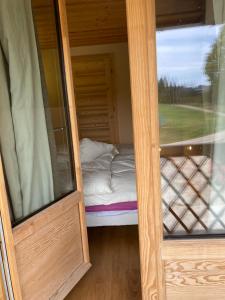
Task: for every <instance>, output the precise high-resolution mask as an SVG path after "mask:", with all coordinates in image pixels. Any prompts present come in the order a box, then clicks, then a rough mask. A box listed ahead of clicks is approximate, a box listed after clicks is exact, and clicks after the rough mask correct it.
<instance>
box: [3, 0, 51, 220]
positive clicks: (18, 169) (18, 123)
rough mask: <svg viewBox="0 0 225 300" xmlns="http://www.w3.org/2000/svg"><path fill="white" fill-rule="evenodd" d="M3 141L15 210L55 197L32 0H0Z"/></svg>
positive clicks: (19, 211) (26, 210)
mask: <svg viewBox="0 0 225 300" xmlns="http://www.w3.org/2000/svg"><path fill="white" fill-rule="evenodd" d="M0 45H1V52H0V118H1V119H0V142H1V153H2V156H3V161H4V165H5V170H6V175H7V179H8V184H9V190H10V194H11V199H12V205H13V211H14V214H15V217H16V218H21V217H23V216H26V215H28V214H30V213H31V212H33V211H35V210H37V209H39V208H41V207H42V206H43V205H45V204H48V203H49V202H50V201H52V200H53V199H54V188H53V175H52V165H51V156H50V149H49V141H48V133H47V126H46V119H45V111H44V104H43V94H42V86H41V77H40V68H39V61H38V53H37V46H36V41H35V32H34V24H33V17H32V9H31V0H20V1H15V0H0Z"/></svg>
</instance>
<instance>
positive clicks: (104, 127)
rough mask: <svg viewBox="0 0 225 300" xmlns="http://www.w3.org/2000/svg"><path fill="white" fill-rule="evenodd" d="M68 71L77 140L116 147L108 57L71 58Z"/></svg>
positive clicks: (114, 109) (111, 82) (111, 63)
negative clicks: (103, 143) (74, 105)
mask: <svg viewBox="0 0 225 300" xmlns="http://www.w3.org/2000/svg"><path fill="white" fill-rule="evenodd" d="M72 68H73V78H74V83H75V85H74V87H75V95H76V103H77V117H78V130H79V136H80V138H85V137H86V138H92V139H94V140H97V141H104V142H109V143H116V142H117V122H116V103H115V101H114V83H113V59H112V56H111V55H110V54H104V55H102V54H100V55H85V56H73V57H72Z"/></svg>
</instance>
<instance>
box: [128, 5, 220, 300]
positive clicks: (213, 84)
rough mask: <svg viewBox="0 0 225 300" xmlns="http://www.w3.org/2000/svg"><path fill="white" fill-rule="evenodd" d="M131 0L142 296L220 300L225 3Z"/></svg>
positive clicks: (130, 18)
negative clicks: (161, 13) (159, 15)
mask: <svg viewBox="0 0 225 300" xmlns="http://www.w3.org/2000/svg"><path fill="white" fill-rule="evenodd" d="M126 3H127V20H128V40H129V55H130V69H131V88H132V107H133V122H134V140H135V150H136V151H135V152H136V168H137V191H138V203H139V235H140V254H141V273H142V276H141V277H142V295H143V299H146V300H147V299H166V300H178V299H179V300H180V299H182V300H189V299H193V300H210V299H216V300H221V299H224V291H225V282H224V276H225V265H224V258H225V238H224V237H225V224H224V210H225V201H224V200H225V199H224V170H225V168H224V140H223V126H224V116H223V115H221V113H223V111H222V109H223V107H224V104H223V103H224V102H223V101H222V99H223V100H224V97H222V96H221V95H223V94H221V93H223V90H224V76H223V70H224V69H223V60H222V57H221V56H220V54H221V51H222V52H223V47H224V31H223V30H222V29H221V31H220V30H219V31H218V28H223V26H224V25H223V24H224V21H225V18H224V16H225V11H224V7H225V3H224V1H218V2H217V1H174V0H171V1H166V2H165V3H164V5H165V6H168V9H167V12H166V11H165V12H164V17H163V18H162V19H163V22H160V26H162V27H164V30H159V32H157V30H156V17H155V11H157V12H159V10H160V9H162V8H163V7H162V2H161V1H155V0H134V1H132V0H127V1H126ZM197 4H198V5H197ZM155 5H156V6H157V10H156V9H155ZM196 5H197V6H196ZM178 7H179V10H180V11H179V14H177V16H178V15H179V21H178V22H177V21H175V18H174V19H173V22H175V23H173V22H171V18H172V16H173V17H175V15H176V13H175V12H176V10H177V8H178ZM182 10H183V11H182ZM185 11H186V13H185ZM188 11H189V12H190V13H187V12H188ZM167 13H168V16H166V14H167ZM209 15H210V18H209V19H210V21H209V19H208V17H209ZM208 22H209V23H208ZM172 23H173V24H172ZM199 23H200V24H201V25H199ZM183 24H186V26H181V25H183ZM207 24H210V26H207ZM171 25H172V28H171ZM173 27H175V28H173ZM216 28H217V29H216ZM181 32H182V33H181ZM156 35H157V42H156ZM209 35H210V36H211V38H209ZM203 39H204V42H203ZM178 41H179V42H178ZM192 50H193V51H192ZM156 53H157V57H158V60H157V59H156ZM193 53H195V54H194V56H192V54H193ZM219 53H220V54H219ZM196 70H201V71H200V72H199V73H198V74H196V73H195V71H196ZM185 72H186V73H185ZM188 72H189V75H190V77H188V76H187V73H188ZM160 78H161V80H160ZM165 78H166V80H165ZM168 78H170V79H169V80H168ZM167 80H168V81H167ZM166 81H167V83H166ZM164 84H165V85H164ZM169 91H170V93H169ZM165 95H166V96H165ZM212 96H213V97H212ZM210 100H211V101H210ZM203 104H204V108H203V107H202V106H203ZM222 104H223V105H222ZM206 107H207V108H206ZM196 112H197V113H196ZM219 115H221V118H220V117H219ZM211 118H213V119H214V121H213V124H214V125H212V123H211V121H212V119H211ZM218 118H219V120H220V121H219V122H218ZM178 119H179V120H180V122H179V121H178ZM185 120H186V121H185ZM174 124H175V125H174ZM219 124H220V126H219ZM196 130H197V132H196ZM208 130H211V131H210V132H209V131H208ZM172 132H173V134H172ZM171 139H173V140H171ZM215 140H216V143H215ZM168 144H171V145H168Z"/></svg>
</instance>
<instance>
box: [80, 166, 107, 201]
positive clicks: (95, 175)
mask: <svg viewBox="0 0 225 300" xmlns="http://www.w3.org/2000/svg"><path fill="white" fill-rule="evenodd" d="M83 181H84V195H86V196H89V195H101V194H111V193H112V189H111V172H110V171H109V170H86V171H83Z"/></svg>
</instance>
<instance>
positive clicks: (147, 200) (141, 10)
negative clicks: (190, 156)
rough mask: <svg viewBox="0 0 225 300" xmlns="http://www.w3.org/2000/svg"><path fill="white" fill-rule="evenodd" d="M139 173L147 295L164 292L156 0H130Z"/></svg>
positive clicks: (161, 296) (144, 293) (158, 295)
mask: <svg viewBox="0 0 225 300" xmlns="http://www.w3.org/2000/svg"><path fill="white" fill-rule="evenodd" d="M126 9H127V27H128V43H129V59H130V77H131V96H132V115H133V132H134V146H135V160H136V173H137V194H138V212H139V213H138V215H139V241H140V262H141V281H142V298H143V300H147V299H159V300H162V299H164V297H165V293H164V284H163V278H164V275H163V263H162V259H161V245H162V241H163V234H162V232H163V231H162V207H161V198H160V170H159V166H160V155H159V154H160V152H159V149H160V146H159V121H158V103H157V99H158V90H157V74H156V41H155V26H156V25H155V0H126Z"/></svg>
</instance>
